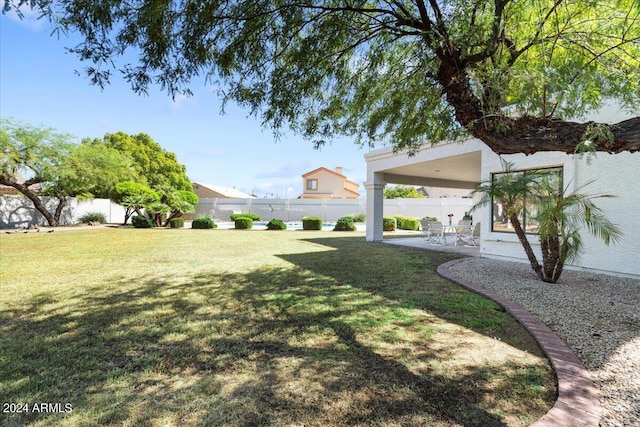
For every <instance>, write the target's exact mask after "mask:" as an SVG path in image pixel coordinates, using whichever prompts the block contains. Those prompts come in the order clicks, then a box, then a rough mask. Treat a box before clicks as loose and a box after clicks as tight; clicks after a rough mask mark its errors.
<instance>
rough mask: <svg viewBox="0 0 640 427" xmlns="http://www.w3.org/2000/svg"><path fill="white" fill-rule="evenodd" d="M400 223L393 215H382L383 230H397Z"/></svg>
mask: <svg viewBox="0 0 640 427" xmlns="http://www.w3.org/2000/svg"><path fill="white" fill-rule="evenodd" d="M397 226H398V223H397V221H396V218H395V217H393V216H385V217H382V230H383V231H396V227H397Z"/></svg>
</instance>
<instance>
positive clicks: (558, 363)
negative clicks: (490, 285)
mask: <svg viewBox="0 0 640 427" xmlns="http://www.w3.org/2000/svg"><path fill="white" fill-rule="evenodd" d="M467 261H469V258H459V259H455V260H453V261H449V262H446V263H444V264H441V265H440V266H438V274H440V275H441V276H442V277H445V278H447V279H449V280H452V281H454V282H456V283H458V284H459V285H461V286H463V287H464V288H466V289H468V290H470V291H472V292H475V293H477V294H479V295H482V296H484V297H486V298H489V299H491V300H493V301H495V302H496V303H498V304H500V305H501V306H502V307H504V309H505V310H507V311H508V312H509V313H510V314H511V315H512V316H513V317H515V318H516V320H518V322H520V323H521V324H522V326H524V327H525V328H526V329H527V330H528V331H529V333H531V335H533V337H534V339H535V340H536V341H537V342H538V344H539V345H540V347H541V348H542V351H543V352H544V353H545V354H546V356H547V358H548V359H549V361H550V362H551V366H552V368H553V370H554V371H555V374H556V377H557V379H558V397H557V399H556V402H555V404H554V405H553V407H552V408H551V410H549V412H547V413H546V414H545V415H543V416H542V417H540V418H539V419H538V420H537V421H536V422H535V423H533V424H532V425H531V427H561V426H562V427H597V426H598V425H599V423H600V417H601V415H602V408H601V407H600V402H599V401H598V390H597V388H596V386H595V385H594V383H593V381H592V379H591V375H590V374H589V371H587V369H586V368H585V367H584V365H583V364H582V362H580V360H578V358H577V357H576V356H575V354H574V353H573V351H571V349H570V348H569V347H567V345H566V344H565V343H564V342H563V341H562V340H561V339H560V338H558V336H557V335H556V334H555V333H554V332H553V331H552V330H551V329H549V328H548V327H547V325H545V324H544V323H542V322H541V321H539V320H538V319H537V318H535V317H534V316H533V315H531V314H529V313H528V312H527V311H526V310H525V309H523V308H522V307H521V306H519V305H518V304H515V303H513V302H512V301H510V300H508V299H507V298H504V297H502V296H500V295H498V294H496V293H494V292H491V291H489V290H486V289H484V288H482V287H481V286H479V285H477V284H475V283H473V282H470V281H468V280H464V279H461V278H459V277H457V276H456V275H455V274H453V273H452V272H451V271H450V270H449V269H450V268H451V267H453V266H454V265H456V264H458V263H461V262H467Z"/></svg>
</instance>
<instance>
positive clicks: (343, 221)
mask: <svg viewBox="0 0 640 427" xmlns="http://www.w3.org/2000/svg"><path fill="white" fill-rule="evenodd" d="M333 231H356V225H355V224H354V223H353V217H351V216H343V217H342V218H340V219H338V222H336V226H335V227H333Z"/></svg>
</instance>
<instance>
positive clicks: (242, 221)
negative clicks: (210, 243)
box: [234, 216, 253, 230]
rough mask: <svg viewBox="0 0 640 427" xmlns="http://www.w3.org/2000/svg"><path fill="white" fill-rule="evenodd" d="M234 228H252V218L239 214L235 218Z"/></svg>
mask: <svg viewBox="0 0 640 427" xmlns="http://www.w3.org/2000/svg"><path fill="white" fill-rule="evenodd" d="M234 222H235V227H236V230H249V229H251V228H253V220H252V219H251V218H249V217H247V216H241V217H238V218H236V219H235V221H234Z"/></svg>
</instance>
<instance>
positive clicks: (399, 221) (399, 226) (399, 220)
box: [391, 215, 405, 230]
mask: <svg viewBox="0 0 640 427" xmlns="http://www.w3.org/2000/svg"><path fill="white" fill-rule="evenodd" d="M391 216H392V217H394V218H395V219H396V228H397V229H399V230H402V221H404V218H405V217H404V215H391Z"/></svg>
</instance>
